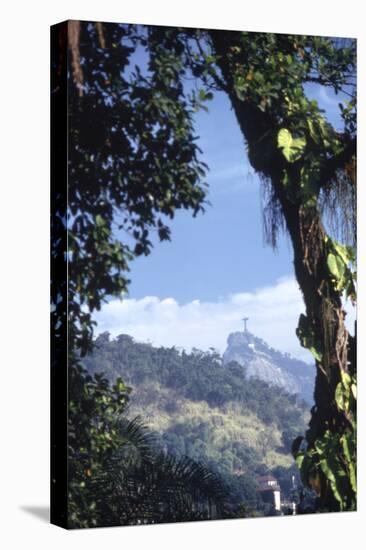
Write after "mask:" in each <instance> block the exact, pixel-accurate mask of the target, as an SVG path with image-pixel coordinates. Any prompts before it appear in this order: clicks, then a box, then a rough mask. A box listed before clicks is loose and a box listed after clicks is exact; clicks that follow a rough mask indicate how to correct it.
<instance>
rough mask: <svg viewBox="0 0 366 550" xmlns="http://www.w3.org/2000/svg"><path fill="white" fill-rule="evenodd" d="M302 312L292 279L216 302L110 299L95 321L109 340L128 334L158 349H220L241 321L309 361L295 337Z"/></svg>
mask: <svg viewBox="0 0 366 550" xmlns="http://www.w3.org/2000/svg"><path fill="white" fill-rule="evenodd" d="M303 311H304V306H303V303H302V298H301V293H300V291H299V288H298V285H297V283H296V281H295V280H294V279H293V278H290V277H285V278H281V279H279V280H278V281H277V282H276V283H275V284H274V285H273V286H268V287H264V288H259V289H258V290H256V291H254V292H242V293H237V294H232V295H229V296H227V297H225V298H221V299H218V300H217V301H215V302H201V301H200V300H193V301H192V302H188V303H186V304H179V303H178V302H177V301H176V300H175V299H174V298H171V297H168V298H165V299H159V298H157V297H156V296H145V297H144V298H142V299H139V300H138V299H124V300H123V301H117V300H113V301H111V302H110V303H109V304H107V305H105V306H104V308H103V309H102V311H101V312H99V314H98V315H97V316H96V321H97V322H98V327H97V333H100V332H103V331H109V332H110V333H111V335H112V336H117V335H118V334H130V335H131V336H133V337H134V338H135V339H136V340H138V341H144V342H147V341H149V342H151V343H152V344H153V345H157V346H160V345H161V346H167V347H169V346H177V347H182V348H185V349H186V350H187V351H190V350H191V348H192V347H196V348H199V349H202V350H207V349H209V348H210V347H213V348H216V349H217V350H219V351H220V352H221V353H222V352H223V351H224V350H225V347H226V339H227V337H228V335H229V333H230V332H234V331H238V330H242V326H243V325H242V321H241V319H242V318H243V316H247V317H249V322H248V328H249V330H250V331H251V332H252V333H253V334H255V335H256V336H259V337H261V338H263V339H264V340H265V341H267V342H268V343H269V344H270V345H271V346H273V347H274V348H276V349H279V350H281V351H284V352H288V353H291V354H292V355H293V356H295V357H298V358H299V359H303V360H305V361H311V360H312V357H311V355H310V353H309V352H307V351H306V350H305V349H303V348H301V346H300V344H299V342H298V340H297V337H296V335H295V328H296V326H297V322H298V318H299V315H300V313H301V312H303Z"/></svg>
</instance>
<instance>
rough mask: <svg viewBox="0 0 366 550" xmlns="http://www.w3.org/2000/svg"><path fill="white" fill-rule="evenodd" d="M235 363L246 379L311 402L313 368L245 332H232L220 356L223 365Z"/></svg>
mask: <svg viewBox="0 0 366 550" xmlns="http://www.w3.org/2000/svg"><path fill="white" fill-rule="evenodd" d="M231 361H235V362H236V363H239V364H240V365H242V366H243V367H245V368H246V376H247V377H248V378H251V377H252V378H253V377H255V378H259V379H260V380H263V381H264V382H267V383H268V384H270V385H273V386H279V387H282V388H284V389H286V391H288V392H289V393H295V394H299V395H300V396H301V397H302V398H303V399H304V400H305V401H306V402H307V403H308V404H310V405H311V404H312V403H313V391H314V380H315V368H314V367H313V366H312V365H309V364H308V363H304V362H303V361H300V360H299V359H295V358H294V357H292V356H291V355H289V354H288V353H282V352H281V351H278V350H275V349H274V348H272V347H270V346H269V345H268V344H267V343H266V342H264V341H263V340H262V339H261V338H258V337H257V336H255V335H254V334H252V333H251V332H249V331H248V330H244V331H242V332H232V333H231V334H230V335H229V337H228V340H227V348H226V350H225V352H224V354H223V362H224V363H225V364H228V363H230V362H231Z"/></svg>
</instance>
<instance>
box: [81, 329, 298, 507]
mask: <svg viewBox="0 0 366 550" xmlns="http://www.w3.org/2000/svg"><path fill="white" fill-rule="evenodd" d="M83 363H84V365H85V366H86V368H87V369H88V371H89V372H90V373H91V374H94V373H97V372H103V373H104V374H105V375H106V376H107V377H108V378H109V380H111V381H112V382H114V381H115V380H116V379H117V377H119V376H120V377H122V378H123V380H124V381H125V383H126V384H128V385H129V386H130V387H131V388H132V392H131V395H130V405H129V410H128V414H129V416H130V418H133V417H135V416H140V417H141V419H142V421H143V422H144V423H145V424H146V425H147V426H148V427H149V429H150V430H151V431H152V432H153V433H154V435H155V442H156V445H157V446H158V447H159V448H161V449H163V450H165V451H166V452H168V453H171V454H173V455H176V456H188V457H190V458H192V459H194V460H196V461H199V462H202V463H204V464H206V465H208V466H209V467H210V468H212V469H213V470H216V471H217V472H219V473H220V474H221V475H222V476H224V478H225V480H226V482H227V483H228V484H229V485H231V486H232V488H233V490H234V492H236V493H238V495H237V498H238V502H241V501H243V502H245V503H249V504H250V505H251V506H252V507H254V508H257V504H258V502H257V499H258V495H257V493H256V486H255V476H256V475H260V474H263V473H266V472H272V473H274V474H275V475H276V476H277V478H278V479H279V480H280V482H281V485H282V488H283V490H284V492H285V494H286V491H287V492H288V493H289V491H290V481H291V476H292V474H293V473H295V472H296V470H295V468H294V463H293V459H292V456H291V444H292V441H293V439H294V438H295V437H296V436H298V435H299V434H301V433H303V432H304V430H305V428H306V422H307V420H308V412H307V407H306V405H305V404H304V403H303V402H302V401H301V399H300V398H299V397H297V396H296V395H293V394H292V395H291V394H289V393H287V392H286V391H285V390H284V389H283V388H279V387H274V386H271V385H269V384H267V383H266V382H264V381H262V380H259V379H256V378H246V370H245V367H243V366H242V365H239V364H238V363H235V362H232V363H229V364H225V365H224V364H223V362H222V359H221V357H220V355H219V354H218V353H217V352H215V351H214V350H211V351H209V352H203V351H200V350H193V351H192V353H186V352H185V351H180V350H178V349H176V348H174V347H173V348H163V347H161V348H155V347H153V346H152V345H151V344H146V343H137V342H135V341H134V340H133V338H132V337H130V336H127V335H120V336H118V337H117V338H116V339H114V340H111V339H110V337H109V334H108V333H104V334H102V335H100V336H99V337H98V338H97V339H96V342H95V351H94V354H93V355H91V356H87V357H85V358H84V359H83Z"/></svg>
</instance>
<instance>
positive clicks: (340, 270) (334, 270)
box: [327, 252, 346, 282]
mask: <svg viewBox="0 0 366 550" xmlns="http://www.w3.org/2000/svg"><path fill="white" fill-rule="evenodd" d="M327 265H328V269H329V271H330V273H331V274H332V275H333V277H334V278H335V279H336V281H337V282H339V281H341V280H342V279H343V276H344V273H345V270H346V265H345V263H344V261H343V260H342V258H341V257H340V256H338V255H336V254H333V253H332V252H330V253H329V254H328V257H327Z"/></svg>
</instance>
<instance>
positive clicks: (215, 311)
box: [95, 86, 354, 362]
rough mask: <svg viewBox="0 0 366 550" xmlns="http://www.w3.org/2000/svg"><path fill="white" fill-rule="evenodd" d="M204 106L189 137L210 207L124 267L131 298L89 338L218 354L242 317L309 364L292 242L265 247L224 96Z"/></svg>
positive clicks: (106, 310) (109, 308)
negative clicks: (300, 334) (194, 140)
mask: <svg viewBox="0 0 366 550" xmlns="http://www.w3.org/2000/svg"><path fill="white" fill-rule="evenodd" d="M308 93H309V94H310V95H311V96H312V97H313V98H315V99H317V100H318V103H319V105H320V106H321V107H322V108H323V109H325V110H326V113H327V116H328V118H329V120H330V121H331V122H332V123H333V124H335V125H336V126H339V125H340V121H339V119H338V118H337V111H338V103H339V99H338V98H337V97H334V96H332V95H331V94H330V92H329V91H327V90H324V89H323V88H321V87H315V86H311V87H309V88H308ZM208 107H209V112H208V113H205V112H203V111H202V112H199V113H198V114H197V117H196V125H195V128H196V133H197V135H198V136H199V141H198V144H199V146H200V147H201V149H202V151H203V155H202V160H203V161H204V162H205V163H206V164H208V166H209V169H210V170H209V173H208V177H207V181H208V184H209V194H208V200H209V201H210V205H209V206H207V209H206V212H205V213H203V214H199V215H197V217H196V218H193V217H192V214H191V213H189V212H186V211H180V212H178V213H177V215H176V216H175V218H174V220H173V221H172V222H170V227H171V233H172V239H171V242H167V241H166V242H163V243H160V242H158V241H157V240H156V241H155V245H154V248H153V250H152V252H151V254H150V255H149V256H141V257H139V258H137V259H135V260H134V261H133V262H132V263H131V266H130V267H131V271H130V273H129V278H130V279H131V284H130V287H129V294H128V295H127V296H126V297H125V298H124V300H123V301H121V300H112V301H111V302H110V303H109V304H107V305H105V306H104V307H103V308H102V310H101V312H100V313H98V314H97V315H96V317H95V319H96V321H97V323H98V326H97V329H96V333H97V334H98V333H100V332H103V331H109V332H110V333H111V335H112V336H117V335H118V334H122V333H125V334H130V335H131V336H133V337H134V338H135V339H136V340H138V341H149V342H151V343H152V344H153V345H162V346H173V345H176V346H178V347H182V348H185V349H186V350H188V351H189V350H190V349H191V348H192V347H196V348H200V349H204V350H207V349H209V348H210V347H212V348H215V349H217V350H218V351H219V352H221V353H222V352H223V351H224V350H225V347H226V340H227V337H228V335H229V333H230V332H233V331H237V330H242V327H243V324H242V321H241V319H242V317H244V316H247V317H249V322H248V329H249V330H250V331H251V332H253V333H254V334H255V335H257V336H259V337H261V338H263V339H264V340H265V341H267V342H268V343H269V344H270V345H271V346H273V347H274V348H277V349H279V350H281V351H283V352H288V353H291V354H292V355H293V356H295V357H297V358H299V359H302V360H305V361H308V362H311V360H312V357H311V355H310V353H309V352H308V351H307V350H305V349H303V348H301V346H300V344H299V342H298V340H297V337H296V335H295V328H296V326H297V322H298V318H299V315H300V313H301V312H303V311H304V307H303V303H302V297H301V293H300V291H299V288H298V285H297V283H296V281H295V278H294V275H293V263H292V250H291V244H290V241H289V239H288V237H287V236H286V235H280V238H279V243H278V249H277V250H276V251H274V250H273V249H272V248H271V247H270V246H268V245H265V243H264V238H263V226H262V208H261V197H260V187H261V183H260V181H259V178H258V176H257V175H255V174H254V172H253V169H252V168H251V167H250V165H249V161H248V158H247V153H246V148H245V144H244V141H243V138H242V135H241V132H240V130H239V127H238V124H237V122H236V119H235V116H234V113H233V111H232V110H231V108H230V105H229V101H228V99H227V97H226V96H225V95H224V94H222V93H216V94H215V96H214V99H213V100H212V101H211V102H210V103H209V105H208ZM351 317H354V315H351Z"/></svg>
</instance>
